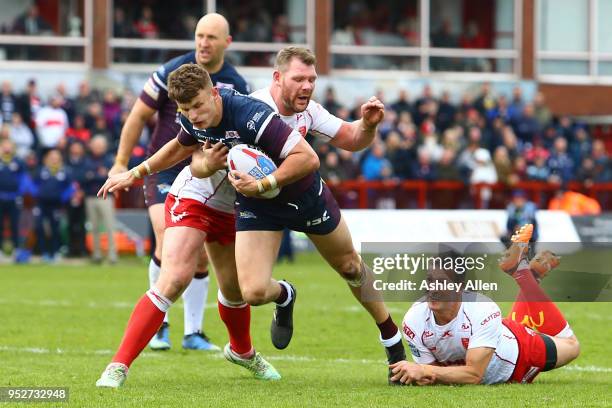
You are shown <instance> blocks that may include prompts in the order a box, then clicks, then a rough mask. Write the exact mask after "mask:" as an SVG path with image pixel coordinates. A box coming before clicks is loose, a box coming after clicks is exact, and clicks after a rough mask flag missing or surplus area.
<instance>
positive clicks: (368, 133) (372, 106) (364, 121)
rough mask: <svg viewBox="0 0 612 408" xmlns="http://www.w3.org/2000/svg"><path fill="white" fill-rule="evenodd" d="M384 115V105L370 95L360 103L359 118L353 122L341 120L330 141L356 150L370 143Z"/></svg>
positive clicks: (334, 144)
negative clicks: (340, 124) (336, 131)
mask: <svg viewBox="0 0 612 408" xmlns="http://www.w3.org/2000/svg"><path fill="white" fill-rule="evenodd" d="M384 117H385V105H383V103H382V102H381V101H379V100H378V99H377V98H376V97H374V96H373V97H371V98H370V99H369V100H368V101H367V102H366V103H364V104H363V105H361V119H359V120H356V121H354V122H350V123H349V122H343V123H342V126H340V129H339V130H338V133H336V136H335V137H334V138H333V139H332V141H331V142H330V143H331V144H332V145H333V146H336V147H338V148H340V149H344V150H349V151H351V152H356V151H359V150H363V149H365V148H366V147H368V146H370V144H372V140H374V136H375V135H376V127H377V126H378V124H379V123H380V122H381V121H382V120H383V118H384Z"/></svg>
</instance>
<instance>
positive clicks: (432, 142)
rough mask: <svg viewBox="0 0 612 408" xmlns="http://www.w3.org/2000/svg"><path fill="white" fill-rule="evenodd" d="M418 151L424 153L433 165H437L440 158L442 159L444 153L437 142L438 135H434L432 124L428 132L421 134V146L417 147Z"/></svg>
mask: <svg viewBox="0 0 612 408" xmlns="http://www.w3.org/2000/svg"><path fill="white" fill-rule="evenodd" d="M425 123H426V122H425ZM431 130H434V131H431ZM420 150H424V151H426V152H427V156H428V157H429V159H430V160H431V161H432V162H434V163H437V162H438V161H439V160H440V157H442V152H443V151H444V148H443V147H442V145H441V144H440V143H439V142H438V135H437V134H436V133H435V126H434V125H433V124H432V128H431V129H430V131H428V132H427V133H425V134H423V141H422V144H421V146H419V151H420Z"/></svg>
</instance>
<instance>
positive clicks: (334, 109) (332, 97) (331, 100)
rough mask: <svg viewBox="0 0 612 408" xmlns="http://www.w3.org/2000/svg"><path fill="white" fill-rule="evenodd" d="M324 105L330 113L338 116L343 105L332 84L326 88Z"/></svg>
mask: <svg viewBox="0 0 612 408" xmlns="http://www.w3.org/2000/svg"><path fill="white" fill-rule="evenodd" d="M322 105H323V107H324V108H325V109H327V111H328V112H329V113H331V114H332V115H334V116H338V115H337V113H338V110H339V109H340V108H342V105H340V103H339V102H338V101H337V100H336V93H335V92H334V88H333V87H332V86H328V87H327V88H326V89H325V97H324V98H323V103H322Z"/></svg>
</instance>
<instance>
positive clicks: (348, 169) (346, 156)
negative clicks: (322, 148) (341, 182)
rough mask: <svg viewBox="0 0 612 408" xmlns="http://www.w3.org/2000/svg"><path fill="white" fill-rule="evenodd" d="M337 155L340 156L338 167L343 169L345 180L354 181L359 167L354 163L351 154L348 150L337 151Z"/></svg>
mask: <svg viewBox="0 0 612 408" xmlns="http://www.w3.org/2000/svg"><path fill="white" fill-rule="evenodd" d="M338 155H339V156H340V167H342V168H343V169H344V172H345V174H346V179H347V180H355V179H357V178H358V177H359V166H358V165H357V163H356V161H355V156H354V155H353V152H350V151H348V150H344V149H339V151H338Z"/></svg>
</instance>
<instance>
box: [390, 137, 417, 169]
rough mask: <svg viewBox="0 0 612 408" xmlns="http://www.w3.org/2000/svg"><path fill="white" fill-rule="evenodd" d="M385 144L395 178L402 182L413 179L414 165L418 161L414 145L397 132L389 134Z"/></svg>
mask: <svg viewBox="0 0 612 408" xmlns="http://www.w3.org/2000/svg"><path fill="white" fill-rule="evenodd" d="M385 143H386V145H387V158H388V159H389V161H390V162H391V167H392V168H393V174H394V175H395V177H398V178H400V179H402V180H404V179H410V178H412V163H414V161H415V159H416V154H415V149H414V144H412V145H411V144H410V143H409V142H408V141H407V140H404V139H402V137H401V136H400V134H399V133H398V132H397V131H391V132H389V134H388V135H387V140H386V141H385Z"/></svg>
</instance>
